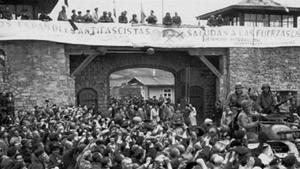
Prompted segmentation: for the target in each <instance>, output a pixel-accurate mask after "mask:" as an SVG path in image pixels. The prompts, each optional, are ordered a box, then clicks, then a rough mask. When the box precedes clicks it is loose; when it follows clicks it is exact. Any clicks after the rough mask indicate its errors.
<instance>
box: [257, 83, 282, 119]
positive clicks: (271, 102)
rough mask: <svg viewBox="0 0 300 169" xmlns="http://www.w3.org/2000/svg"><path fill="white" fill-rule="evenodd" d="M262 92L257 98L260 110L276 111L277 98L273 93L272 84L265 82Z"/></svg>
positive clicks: (267, 112)
mask: <svg viewBox="0 0 300 169" xmlns="http://www.w3.org/2000/svg"><path fill="white" fill-rule="evenodd" d="M261 90H262V93H261V94H260V95H259V96H258V98H257V103H256V104H257V107H258V111H259V112H261V113H264V114H270V113H272V112H274V111H275V106H276V104H277V103H276V99H275V96H274V95H273V94H272V91H271V86H270V85H269V84H263V85H262V87H261Z"/></svg>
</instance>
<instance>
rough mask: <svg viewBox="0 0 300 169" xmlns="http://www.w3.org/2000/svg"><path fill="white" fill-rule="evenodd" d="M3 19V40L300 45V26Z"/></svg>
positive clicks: (184, 45)
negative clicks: (211, 25)
mask: <svg viewBox="0 0 300 169" xmlns="http://www.w3.org/2000/svg"><path fill="white" fill-rule="evenodd" d="M76 26H77V27H78V30H74V29H73V28H72V26H71V24H70V23H69V22H64V21H51V22H42V21H34V20H0V41H5V40H45V41H53V42H60V43H67V44H80V45H97V46H133V47H143V46H146V47H163V48H199V47H279V46H300V29H296V28H273V27H232V26H222V27H196V26H195V27H180V28H177V27H176V28H175V27H162V26H150V25H131V24H118V23H97V24H94V23H76Z"/></svg>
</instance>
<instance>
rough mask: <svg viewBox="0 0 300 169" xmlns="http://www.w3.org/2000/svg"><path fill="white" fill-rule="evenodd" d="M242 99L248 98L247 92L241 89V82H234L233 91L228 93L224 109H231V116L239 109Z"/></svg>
mask: <svg viewBox="0 0 300 169" xmlns="http://www.w3.org/2000/svg"><path fill="white" fill-rule="evenodd" d="M243 100H250V97H249V95H248V94H247V92H245V91H243V86H242V84H241V83H236V85H235V91H233V92H232V93H230V94H229V95H228V97H227V101H226V111H227V112H229V111H231V112H232V114H233V117H235V115H236V114H237V112H238V110H239V109H241V102H242V101H243Z"/></svg>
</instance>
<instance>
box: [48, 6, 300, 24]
mask: <svg viewBox="0 0 300 169" xmlns="http://www.w3.org/2000/svg"><path fill="white" fill-rule="evenodd" d="M68 1H69V8H67V12H68V17H70V15H71V14H70V13H71V10H72V9H76V10H81V11H82V13H83V14H85V11H86V9H90V10H91V11H92V12H93V10H94V8H95V7H98V8H99V11H100V13H101V14H102V12H103V11H104V10H106V11H113V0H68ZM240 1H241V0H115V4H116V11H117V16H118V15H119V14H120V12H121V11H124V10H126V11H127V12H128V15H127V16H128V18H129V19H130V18H131V15H132V14H134V13H135V14H137V15H138V18H140V12H141V3H142V4H143V8H144V11H145V14H146V15H147V16H148V15H149V11H150V10H152V9H153V10H154V11H155V15H156V16H157V17H158V20H159V22H161V16H162V11H164V13H165V12H171V15H174V12H175V11H176V12H178V14H179V15H180V16H181V18H182V22H183V24H197V21H196V19H195V16H198V15H201V14H204V13H207V12H210V11H213V10H216V9H220V8H224V7H226V6H229V5H233V4H236V3H238V2H240ZM275 1H276V2H279V3H281V4H283V5H286V6H290V7H300V0H275ZM162 4H163V5H162ZM62 5H64V0H59V2H58V4H57V6H56V7H55V8H54V10H53V11H52V13H51V14H50V16H51V17H52V18H55V19H56V18H57V14H58V12H59V11H60V10H61V6H62ZM162 9H163V10H162Z"/></svg>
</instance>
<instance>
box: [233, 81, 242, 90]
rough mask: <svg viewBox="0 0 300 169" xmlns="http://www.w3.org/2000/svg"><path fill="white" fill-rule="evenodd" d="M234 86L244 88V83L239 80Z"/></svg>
mask: <svg viewBox="0 0 300 169" xmlns="http://www.w3.org/2000/svg"><path fill="white" fill-rule="evenodd" d="M234 88H235V89H242V88H243V85H242V83H240V82H238V83H236V84H235V87H234Z"/></svg>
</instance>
